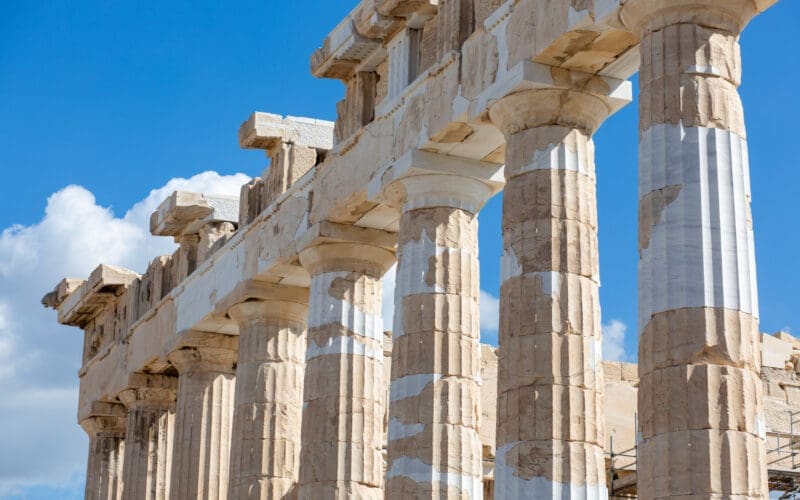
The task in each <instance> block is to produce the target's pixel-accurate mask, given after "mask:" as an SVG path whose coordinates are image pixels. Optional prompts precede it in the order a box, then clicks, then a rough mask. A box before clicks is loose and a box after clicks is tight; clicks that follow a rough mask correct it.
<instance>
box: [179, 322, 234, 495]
mask: <svg viewBox="0 0 800 500" xmlns="http://www.w3.org/2000/svg"><path fill="white" fill-rule="evenodd" d="M220 337H222V336H220ZM169 360H170V361H171V362H172V363H173V364H174V365H175V367H176V368H177V369H178V372H179V374H180V377H179V382H178V402H177V410H176V413H175V446H174V451H173V457H172V474H171V478H170V499H172V500H190V499H191V500H195V499H198V500H224V499H226V498H228V472H229V459H230V441H231V428H232V423H233V422H232V420H233V418H232V417H233V393H234V384H235V380H236V379H235V376H234V365H235V362H236V351H235V350H233V349H229V348H213V347H198V348H185V349H181V350H178V351H174V352H173V353H171V354H170V355H169Z"/></svg>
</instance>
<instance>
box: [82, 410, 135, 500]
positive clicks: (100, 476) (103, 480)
mask: <svg viewBox="0 0 800 500" xmlns="http://www.w3.org/2000/svg"><path fill="white" fill-rule="evenodd" d="M81 426H82V427H83V429H84V430H85V431H86V434H88V435H89V459H88V463H87V466H86V490H85V498H86V500H121V499H122V492H123V477H122V468H123V460H124V456H125V418H124V417H120V416H96V417H89V418H88V419H85V420H83V421H82V422H81Z"/></svg>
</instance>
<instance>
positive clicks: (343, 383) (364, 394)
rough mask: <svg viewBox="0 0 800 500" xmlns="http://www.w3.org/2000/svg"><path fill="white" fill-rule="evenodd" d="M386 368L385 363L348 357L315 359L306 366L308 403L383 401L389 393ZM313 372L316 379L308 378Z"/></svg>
mask: <svg viewBox="0 0 800 500" xmlns="http://www.w3.org/2000/svg"><path fill="white" fill-rule="evenodd" d="M382 365H383V360H382V359H374V358H370V357H367V356H362V355H354V354H346V353H343V354H342V355H341V356H340V355H337V354H326V355H323V356H318V357H316V358H312V359H310V360H308V361H307V363H306V377H305V389H304V399H305V401H306V402H310V401H314V400H316V399H321V398H338V397H352V398H367V399H371V400H373V401H382V400H383V398H384V391H385V390H386V387H385V385H384V383H383V379H382V373H383V366H382ZM309 372H310V373H312V374H314V376H313V377H311V376H308V373H309ZM307 410H308V409H306V411H307ZM335 414H336V412H334V413H333V414H332V415H335Z"/></svg>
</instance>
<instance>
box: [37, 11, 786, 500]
mask: <svg viewBox="0 0 800 500" xmlns="http://www.w3.org/2000/svg"><path fill="white" fill-rule="evenodd" d="M775 1H776V0H549V1H545V0H508V1H502V0H362V1H361V2H360V3H359V4H358V5H356V6H355V9H354V10H353V11H352V12H351V13H350V14H349V15H348V16H347V17H346V18H345V19H344V20H342V22H341V23H339V25H338V26H336V28H335V29H334V30H333V31H332V32H331V33H330V34H329V35H328V37H327V38H325V40H324V42H323V43H322V48H320V49H319V50H317V51H316V52H315V53H314V54H313V55H312V56H311V70H312V73H313V74H314V75H315V76H317V77H320V78H333V79H338V80H341V81H342V82H343V83H344V86H345V89H346V90H345V92H344V98H343V99H342V100H341V101H340V102H339V103H338V104H337V110H338V118H337V120H336V122H335V123H331V122H325V121H321V120H315V119H309V118H294V117H286V118H284V117H281V116H276V115H272V114H266V113H260V112H257V113H254V114H253V115H252V116H250V117H249V118H248V119H247V120H246V121H245V122H244V123H243V124H242V126H241V127H240V129H239V142H240V145H241V147H243V148H251V149H261V150H264V152H265V153H266V156H267V158H268V165H267V168H266V170H265V171H264V174H263V176H262V177H260V178H256V179H253V180H252V181H251V182H249V183H248V184H247V185H245V186H243V187H242V191H241V196H240V198H238V199H237V198H232V197H224V196H216V195H214V194H213V193H187V192H176V193H174V194H172V195H171V196H170V197H169V198H168V199H166V200H165V201H164V202H163V204H162V205H161V206H160V207H159V209H158V210H157V211H156V212H155V213H153V215H152V219H151V231H152V233H153V235H156V236H164V237H171V238H173V239H174V241H175V243H176V244H177V250H176V251H175V253H174V254H172V255H167V256H159V257H155V258H154V259H153V260H152V263H151V264H150V266H149V267H148V269H147V270H146V271H145V272H144V274H139V273H137V272H134V271H130V270H126V269H121V268H118V267H114V266H112V265H107V264H103V265H100V266H99V267H98V268H97V269H96V270H95V271H94V272H93V273H92V274H91V275H90V276H89V277H88V278H86V279H85V280H78V279H65V280H63V281H62V282H61V283H59V284H58V285H57V286H56V288H55V289H54V290H53V291H52V292H51V293H49V294H48V295H47V296H46V297H45V298H44V300H43V302H44V304H45V305H46V306H48V307H52V308H54V309H56V310H57V311H58V321H59V322H61V323H63V324H67V325H73V326H77V327H79V328H81V329H82V330H83V331H84V350H83V366H82V368H81V370H80V374H79V375H80V404H79V411H78V420H79V423H80V424H81V425H82V426H83V428H84V429H85V430H86V432H87V434H88V435H89V442H90V446H89V457H88V462H87V463H88V471H87V481H86V498H87V499H104V500H106V499H112V498H113V499H118V498H125V499H166V498H171V499H175V500H183V499H209V500H211V499H268V498H276V499H277V498H298V499H309V500H311V499H315V500H316V499H342V498H360V499H361V498H363V499H379V498H391V499H406V498H420V499H425V498H429V499H463V498H470V499H479V498H487V499H488V498H498V499H501V498H502V499H517V498H519V499H523V498H526V499H527V498H534V499H565V498H574V499H605V498H608V497H609V496H611V497H615V496H616V497H624V496H632V495H636V494H638V495H639V496H640V497H641V498H645V499H653V498H666V497H681V498H698V499H699V498H768V489H769V488H770V487H773V488H776V489H783V490H784V491H789V490H791V489H792V488H797V485H798V483H797V478H798V476H800V474H798V473H797V470H798V469H797V468H796V467H795V459H796V455H797V454H798V452H797V451H795V450H796V448H797V447H798V443H800V436H795V432H797V433H800V416H798V415H800V413H796V411H797V410H798V409H800V378H799V377H798V375H797V373H798V371H800V361H799V360H800V344H798V342H797V341H795V340H794V339H792V338H790V337H788V336H786V335H783V334H781V335H778V336H762V335H761V333H760V331H759V327H758V325H759V323H758V301H757V293H756V268H755V262H756V259H755V254H754V243H753V241H754V239H753V223H752V218H751V212H750V181H749V165H748V152H747V141H746V132H745V119H744V112H743V108H742V103H741V99H740V97H739V95H738V91H737V88H738V86H739V83H740V78H741V68H742V61H741V57H740V50H739V35H740V34H741V33H742V31H743V30H744V29H745V27H746V26H747V24H748V23H749V22H750V21H751V20H753V18H755V17H756V16H757V15H758V14H759V13H760V12H762V11H764V10H765V9H767V8H768V7H770V6H771V5H772V4H773V3H775ZM637 72H638V74H639V85H640V97H639V109H640V117H641V121H640V131H639V144H640V159H639V165H640V166H639V196H640V200H641V201H640V210H639V256H640V261H639V328H638V330H639V335H640V350H639V365H638V367H636V366H634V365H624V364H619V363H603V362H602V349H601V347H602V342H601V322H600V305H599V304H600V301H599V286H600V282H599V276H600V269H599V259H598V236H597V234H598V227H597V201H596V194H595V190H596V188H595V185H596V175H597V173H596V169H595V161H594V149H595V144H594V142H593V139H592V136H593V134H594V133H595V132H596V131H597V130H598V128H599V127H600V126H601V125H602V123H603V122H604V120H606V119H607V118H608V117H610V116H611V115H612V114H614V113H615V112H616V111H618V110H619V109H621V108H622V107H624V106H626V105H628V104H630V102H631V101H632V95H633V92H632V86H631V83H630V81H629V80H628V79H629V78H630V77H631V76H633V75H634V74H635V73H637ZM630 140H631V141H633V140H635V138H633V137H631V138H630ZM501 191H503V192H504V206H503V223H502V242H503V249H504V252H503V258H502V266H501V267H502V285H501V294H500V295H501V297H500V303H501V310H500V331H499V338H500V341H499V347H498V348H497V349H495V348H492V347H489V346H486V345H482V344H481V339H480V320H479V302H478V301H479V296H480V293H479V290H480V288H479V274H480V273H479V266H480V264H479V261H478V231H477V217H478V214H479V213H480V211H481V208H482V207H483V206H484V204H485V203H486V202H487V201H488V200H489V199H490V198H491V197H493V196H494V195H496V194H498V193H499V192H501ZM395 264H396V265H397V271H396V273H397V274H396V283H397V285H396V294H395V297H394V307H395V314H394V321H393V324H390V325H389V324H386V325H385V324H383V320H382V316H381V278H382V276H383V275H384V274H385V273H386V272H387V270H389V269H390V268H391V267H392V266H393V265H395ZM762 366H763V369H762ZM795 421H797V422H795ZM797 460H798V464H800V456H798V458H797ZM778 486H780V488H778Z"/></svg>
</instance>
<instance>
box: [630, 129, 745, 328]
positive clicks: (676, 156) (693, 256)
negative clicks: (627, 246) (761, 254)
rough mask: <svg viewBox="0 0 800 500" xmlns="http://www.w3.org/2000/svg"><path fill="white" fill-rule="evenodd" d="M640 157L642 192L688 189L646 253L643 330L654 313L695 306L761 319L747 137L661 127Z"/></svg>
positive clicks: (664, 216)
mask: <svg viewBox="0 0 800 500" xmlns="http://www.w3.org/2000/svg"><path fill="white" fill-rule="evenodd" d="M639 156H640V179H639V194H640V198H641V197H644V196H646V195H648V194H649V193H651V192H652V191H654V190H658V189H664V188H666V187H668V186H679V187H680V192H679V194H678V195H677V198H676V199H675V200H674V201H673V202H672V203H670V204H669V205H668V206H666V207H665V208H664V210H663V211H662V212H661V215H660V218H659V220H658V222H657V223H656V224H654V225H653V226H652V228H651V233H650V239H649V242H648V247H647V248H645V249H643V250H642V252H641V260H640V262H639V331H640V332H641V331H642V330H643V328H644V327H645V326H646V324H647V323H648V322H649V320H650V318H651V317H652V315H654V314H657V313H660V312H664V311H669V310H673V309H680V308H687V307H715V308H727V309H733V310H741V311H743V312H746V313H750V314H752V315H754V316H756V317H758V294H757V285H756V267H755V248H754V237H753V231H752V229H751V227H750V226H751V224H750V222H748V218H747V209H748V204H749V202H750V177H749V163H748V154H747V142H746V140H745V139H743V138H741V137H739V136H738V135H736V134H734V133H733V132H730V131H726V130H720V129H709V128H702V127H689V128H685V127H683V126H681V125H679V126H672V125H654V126H653V127H651V128H650V129H649V130H647V131H646V132H644V133H643V135H642V142H641V144H640V153H639Z"/></svg>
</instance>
